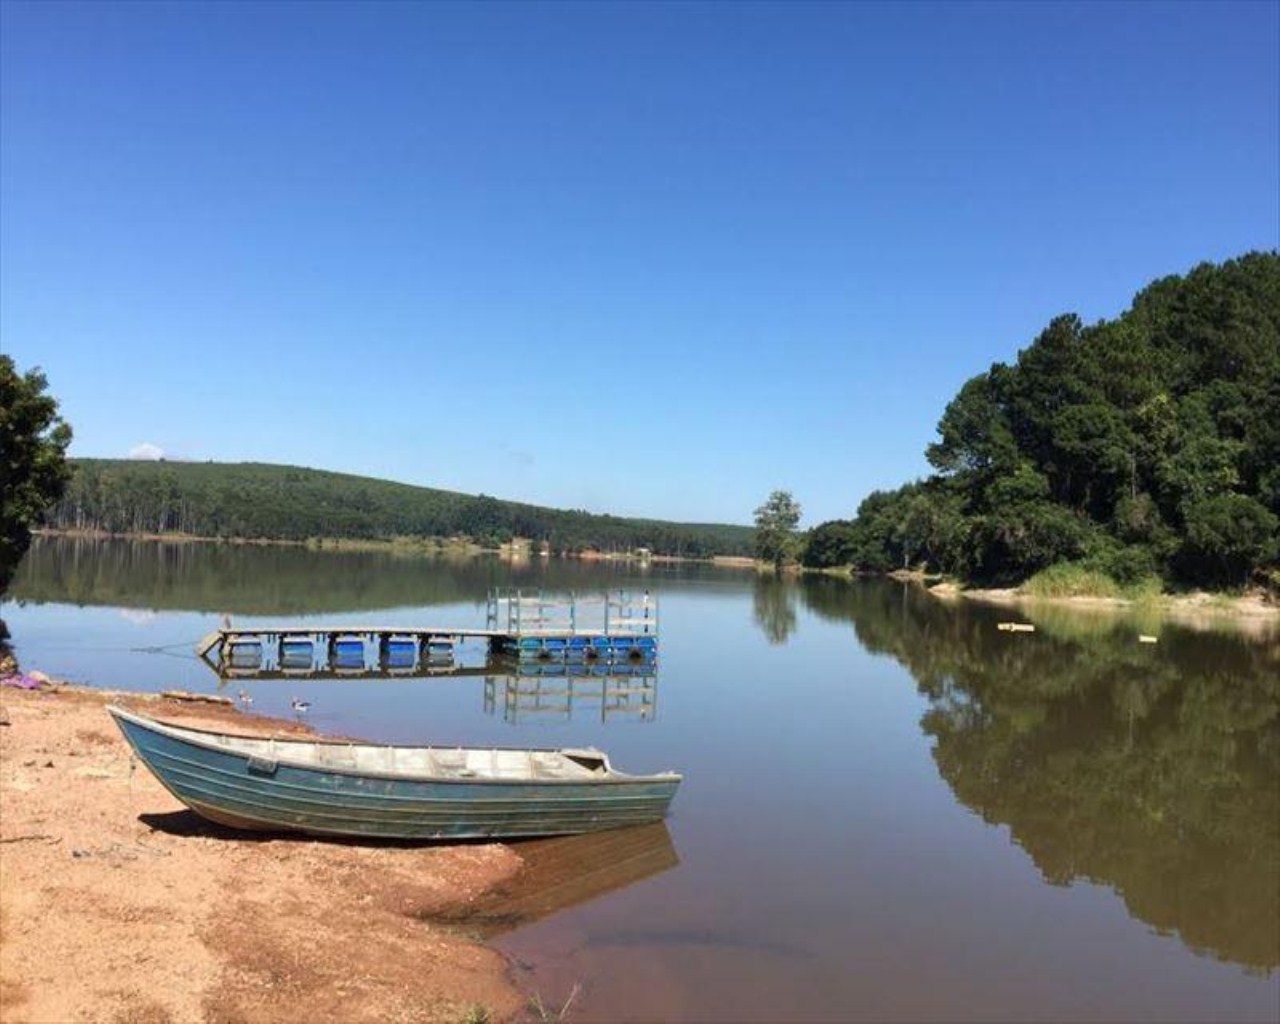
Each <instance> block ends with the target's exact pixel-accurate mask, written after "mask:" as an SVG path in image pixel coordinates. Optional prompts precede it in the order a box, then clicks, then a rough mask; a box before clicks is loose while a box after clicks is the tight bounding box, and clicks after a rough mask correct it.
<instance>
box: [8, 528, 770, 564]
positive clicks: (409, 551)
mask: <svg viewBox="0 0 1280 1024" xmlns="http://www.w3.org/2000/svg"><path fill="white" fill-rule="evenodd" d="M31 535H32V536H33V537H43V538H51V539H64V540H87V541H107V540H127V541H144V542H146V543H150V544H233V545H238V546H242V547H289V548H304V549H306V550H308V551H334V552H353V551H374V552H387V553H390V554H398V555H412V556H425V557H431V558H434V557H439V556H449V557H468V558H470V557H477V556H480V555H494V556H496V557H498V558H502V559H504V560H506V561H511V562H528V561H532V560H533V559H547V558H551V557H553V556H552V555H551V554H550V552H544V551H535V550H533V549H532V547H531V545H530V544H529V543H528V542H525V543H523V544H516V545H511V544H503V545H501V546H499V547H496V548H488V547H483V546H482V545H480V544H476V543H474V542H473V541H471V540H469V539H467V538H461V537H388V538H371V539H360V538H356V537H307V538H306V539H304V540H289V539H286V538H282V537H205V536H201V535H199V534H193V533H148V532H143V533H110V532H107V531H105V530H55V529H49V528H47V527H40V528H38V529H34V530H32V531H31ZM554 557H558V558H566V559H573V560H575V561H583V562H633V563H636V564H638V565H647V564H649V563H650V562H654V563H683V562H688V563H691V564H696V563H705V564H714V565H722V566H742V565H754V564H755V562H756V560H755V559H753V558H747V557H744V556H739V555H711V556H708V557H707V558H690V557H687V556H685V555H658V554H647V555H641V554H630V553H628V554H617V553H613V552H606V551H597V550H595V549H593V548H588V549H586V550H583V551H578V552H575V553H571V554H562V555H557V556H554Z"/></svg>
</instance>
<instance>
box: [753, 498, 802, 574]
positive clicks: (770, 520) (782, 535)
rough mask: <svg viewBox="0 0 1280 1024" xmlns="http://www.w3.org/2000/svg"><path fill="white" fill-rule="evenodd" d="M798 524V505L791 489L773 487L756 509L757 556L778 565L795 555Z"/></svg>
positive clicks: (779, 566) (777, 567)
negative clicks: (767, 496) (771, 491)
mask: <svg viewBox="0 0 1280 1024" xmlns="http://www.w3.org/2000/svg"><path fill="white" fill-rule="evenodd" d="M799 525H800V505H799V504H798V503H797V502H796V500H795V499H794V498H793V497H791V492H790V491H774V492H773V493H772V494H770V495H769V500H768V501H766V502H765V503H764V504H763V505H761V506H760V507H759V508H758V509H756V557H758V558H761V559H763V560H764V561H766V562H772V563H773V567H774V568H775V569H781V568H782V566H783V564H784V563H785V562H787V561H788V560H789V559H791V558H793V557H794V556H795V553H796V549H797V546H798V538H797V536H796V527H797V526H799Z"/></svg>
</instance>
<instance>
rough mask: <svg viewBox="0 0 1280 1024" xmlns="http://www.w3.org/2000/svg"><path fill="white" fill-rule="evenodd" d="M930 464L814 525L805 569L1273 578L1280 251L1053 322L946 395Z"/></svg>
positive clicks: (1186, 580) (1278, 467)
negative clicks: (1084, 317) (1113, 311)
mask: <svg viewBox="0 0 1280 1024" xmlns="http://www.w3.org/2000/svg"><path fill="white" fill-rule="evenodd" d="M938 435H939V437H938V440H937V441H936V442H935V443H934V444H931V445H930V446H929V447H928V449H927V451H926V457H927V458H928V461H929V464H930V465H931V466H932V467H933V469H934V473H933V474H932V475H930V476H929V477H928V478H927V479H924V480H917V481H913V482H911V483H908V484H906V485H904V486H902V487H899V488H898V489H896V490H892V491H876V492H873V493H872V494H870V495H868V496H867V498H866V499H865V500H864V501H863V502H862V503H861V504H860V505H859V506H858V509H857V514H856V515H855V517H854V518H852V519H849V520H835V521H831V522H826V523H822V524H821V525H819V526H817V527H816V528H815V529H813V530H812V531H810V533H809V535H808V536H807V538H806V539H805V544H804V548H803V553H802V561H803V562H804V564H805V565H807V566H811V567H816V568H824V567H834V566H850V567H852V568H854V569H856V570H860V571H872V572H875V571H887V570H892V569H897V568H922V569H925V570H927V571H933V572H941V573H947V574H951V575H954V576H957V577H959V578H962V579H965V580H970V581H977V582H985V583H996V584H1010V583H1017V582H1020V581H1023V580H1026V579H1027V578H1028V577H1030V576H1032V575H1033V574H1035V573H1037V572H1039V571H1041V570H1046V569H1049V568H1050V567H1055V568H1060V567H1063V566H1067V567H1070V568H1072V569H1078V570H1081V571H1084V572H1089V573H1094V574H1097V575H1098V576H1101V577H1105V578H1106V579H1108V580H1111V581H1114V582H1115V583H1116V584H1118V585H1119V586H1121V587H1127V586H1142V585H1143V584H1144V582H1151V581H1162V582H1169V583H1175V584H1194V585H1205V586H1218V587H1221V586H1239V585H1243V584H1246V583H1248V582H1249V581H1250V580H1251V579H1259V580H1261V581H1262V582H1266V583H1269V584H1270V585H1272V586H1274V585H1275V584H1276V583H1277V582H1280V571H1278V570H1277V569H1276V568H1275V560H1276V558H1277V557H1278V556H1280V545H1278V542H1277V536H1278V533H1280V254H1277V253H1276V252H1269V253H1251V254H1248V255H1246V256H1243V257H1241V258H1239V259H1235V260H1231V261H1228V262H1225V263H1222V264H1220V265H1213V264H1203V265H1201V266H1199V267H1197V268H1196V269H1194V270H1193V271H1191V273H1189V274H1187V275H1186V276H1185V277H1179V276H1172V277H1167V278H1164V279H1161V280H1158V281H1156V282H1154V283H1152V284H1151V285H1149V286H1148V287H1147V288H1145V289H1144V290H1143V291H1141V292H1140V293H1139V294H1138V295H1137V296H1136V297H1135V299H1134V300H1133V304H1132V306H1131V307H1130V308H1129V309H1128V310H1126V311H1125V312H1124V313H1122V314H1121V315H1120V316H1118V317H1117V318H1116V319H1114V320H1102V321H1099V322H1098V323H1096V324H1092V325H1086V324H1084V323H1082V322H1081V320H1080V318H1079V317H1078V316H1074V315H1065V316H1060V317H1057V318H1056V319H1054V320H1053V321H1052V322H1051V323H1050V324H1049V325H1048V326H1047V327H1046V328H1045V329H1044V330H1043V331H1042V332H1041V334H1040V335H1039V337H1037V338H1036V339H1035V340H1034V341H1033V342H1032V343H1031V345H1029V346H1028V347H1027V348H1025V349H1023V350H1022V351H1021V352H1020V353H1019V354H1018V357H1017V359H1016V360H1015V361H1014V363H1013V364H1012V365H1008V364H1005V363H996V364H995V365H993V366H992V367H991V368H990V369H989V370H987V371H986V372H985V373H981V374H978V375H977V376H975V377H973V378H971V379H970V380H969V381H967V382H966V383H965V384H964V385H963V387H961V388H960V391H959V393H958V394H957V395H956V396H955V397H954V398H953V399H952V400H951V402H950V403H949V404H948V405H947V407H946V409H945V411H944V412H943V414H942V418H941V420H940V422H939V423H938Z"/></svg>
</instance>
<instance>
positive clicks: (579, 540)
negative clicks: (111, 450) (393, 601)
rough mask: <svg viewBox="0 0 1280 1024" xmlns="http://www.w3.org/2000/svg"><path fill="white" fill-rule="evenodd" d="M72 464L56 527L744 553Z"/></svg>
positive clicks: (580, 518) (279, 487)
mask: <svg viewBox="0 0 1280 1024" xmlns="http://www.w3.org/2000/svg"><path fill="white" fill-rule="evenodd" d="M70 465H71V477H70V480H69V481H68V483H67V486H66V490H65V492H64V494H63V496H62V499H61V500H60V501H59V502H58V504H57V505H56V506H54V508H53V509H52V510H51V511H50V512H49V513H48V514H47V515H46V517H45V525H46V526H48V527H51V528H54V529H59V530H85V531H98V532H103V533H110V534H168V533H181V534H189V535H193V536H202V537H227V538H261V539H269V540H290V541H302V540H308V539H312V538H347V539H359V540H382V539H391V538H396V537H465V538H467V539H470V540H473V541H475V542H477V543H479V544H481V545H484V546H486V547H496V546H497V545H499V544H502V543H506V542H509V541H511V540H512V539H514V538H524V539H528V540H531V541H534V542H536V543H538V544H545V545H547V546H548V547H549V548H550V549H551V551H552V552H553V553H557V554H572V553H575V552H579V551H583V550H587V549H591V550H598V551H617V552H626V551H634V550H635V549H637V548H648V549H649V550H651V551H652V552H654V553H655V554H661V555H677V556H682V557H688V558H703V557H709V556H711V555H716V554H746V553H748V552H749V551H750V548H751V530H750V528H748V527H745V526H732V525H717V524H696V523H669V522H662V521H658V520H645V519H625V518H621V517H618V516H611V515H594V514H591V513H588V512H582V511H563V510H559V509H549V508H541V507H538V506H535V505H525V504H520V503H517V502H511V501H502V500H499V499H497V498H492V497H489V496H487V495H483V494H482V495H478V496H472V495H467V494H459V493H456V492H452V491H443V490H437V489H434V488H428V487H414V486H410V485H408V484H400V483H394V482H392V481H388V480H377V479H372V478H369V477H359V476H350V475H347V474H343V473H330V472H325V471H322V470H315V469H304V468H300V467H296V466H276V465H266V464H259V463H219V462H166V461H158V462H139V461H129V460H117V459H71V460H70Z"/></svg>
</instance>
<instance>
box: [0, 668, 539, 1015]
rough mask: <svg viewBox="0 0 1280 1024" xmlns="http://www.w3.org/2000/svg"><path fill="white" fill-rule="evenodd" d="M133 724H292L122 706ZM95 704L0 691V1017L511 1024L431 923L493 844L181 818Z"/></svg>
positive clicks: (478, 869) (509, 998) (447, 910)
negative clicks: (349, 835) (264, 833)
mask: <svg viewBox="0 0 1280 1024" xmlns="http://www.w3.org/2000/svg"><path fill="white" fill-rule="evenodd" d="M111 699H114V700H116V701H117V702H119V703H123V704H126V705H128V706H131V707H134V708H135V709H137V710H140V711H142V712H143V713H149V714H156V715H158V716H160V717H164V718H172V719H180V720H183V721H188V722H191V723H193V724H205V725H213V726H214V727H219V726H226V725H228V724H230V725H231V726H232V727H233V728H234V729H235V731H240V732H252V731H271V730H275V731H276V732H286V731H288V732H297V731H305V730H301V729H300V727H298V726H295V725H292V724H291V723H279V722H268V721H266V720H264V719H258V718H252V717H248V716H244V715H241V714H240V713H239V712H237V711H234V710H232V709H223V708H217V707H209V706H203V705H197V706H186V705H183V704H179V703H175V702H169V701H163V700H157V699H154V698H146V697H140V696H128V697H124V696H122V695H119V694H115V695H112V698H111ZM106 702H107V697H106V695H103V694H101V693H96V692H87V691H78V690H71V689H67V688H60V689H58V690H55V691H52V692H50V691H43V692H40V691H36V692H25V691H19V690H14V689H11V688H6V689H4V690H3V691H0V1019H2V1020H4V1021H5V1022H6V1024H10V1022H12V1024H17V1022H19V1021H23V1022H27V1021H31V1022H35V1021H50V1022H58V1024H63V1022H71V1021H108V1022H115V1024H125V1022H145V1024H168V1022H178V1021H184V1022H185V1021H201V1022H226V1024H233V1022H242V1021H243V1022H250V1021H253V1022H258V1021H280V1022H293V1021H297V1022H299V1024H302V1022H308V1024H310V1022H312V1021H316V1020H341V1021H344V1022H352V1024H354V1022H358V1021H406V1022H408V1021H415V1022H416V1021H447V1022H458V1021H463V1020H468V1019H470V1020H482V1019H486V1017H487V1018H488V1019H493V1020H502V1019H506V1018H511V1017H514V1016H515V1015H517V1014H518V1013H519V1012H520V1010H521V1007H522V1006H523V999H522V997H521V995H520V993H519V991H518V990H517V989H516V988H515V986H514V985H513V984H512V982H511V980H510V978H509V977H508V971H507V964H506V963H505V961H504V960H503V958H502V957H501V956H500V955H499V954H498V953H496V952H495V951H493V950H491V949H488V948H487V947H485V946H483V945H479V944H477V943H476V942H474V941H471V940H469V939H468V938H466V937H464V936H462V935H459V934H457V933H456V932H454V931H450V930H448V929H445V928H442V927H439V926H435V925H432V924H430V923H428V922H427V919H428V918H431V917H432V916H434V915H439V914H450V915H453V916H456V915H458V914H459V913H462V914H465V909H466V906H467V904H468V903H469V902H471V901H472V900H474V899H476V898H477V897H478V896H480V895H481V894H483V893H484V892H486V891H487V890H489V889H490V888H492V887H493V886H495V885H497V884H499V883H501V882H502V881H504V880H507V879H509V878H511V877H512V876H513V875H514V874H515V873H516V872H517V871H518V870H519V868H520V865H521V859H520V857H519V855H517V854H516V853H515V852H513V851H512V850H511V849H509V848H508V847H506V846H502V845H499V844H488V845H453V846H434V847H433V846H408V845H401V846H387V845H383V846H374V845H361V844H354V843H334V842H325V841H321V840H312V839H307V838H297V839H288V838H275V837H270V838H253V837H249V836H246V835H245V834H243V833H234V832H231V831H228V830H224V829H220V828H218V827H216V826H213V825H209V824H206V823H204V822H202V821H201V819H199V818H198V817H196V816H195V815H193V814H191V813H190V812H188V811H186V810H184V809H183V808H182V806H181V804H179V803H178V802H177V801H176V800H175V799H174V798H173V797H172V796H170V795H169V793H168V792H166V791H165V790H164V788H163V787H162V786H161V785H160V784H159V783H158V782H157V781H156V780H155V779H154V777H153V776H152V775H151V773H150V772H149V771H147V770H146V769H145V768H144V767H142V766H141V765H138V766H137V767H136V770H131V767H130V765H131V757H130V751H129V749H128V747H127V745H126V744H125V742H124V739H123V737H122V736H121V735H120V733H119V731H118V730H117V729H116V727H115V725H114V724H113V723H112V722H111V720H110V718H109V716H108V715H107V713H106V711H105V710H104V708H103V705H104V704H105V703H106Z"/></svg>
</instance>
